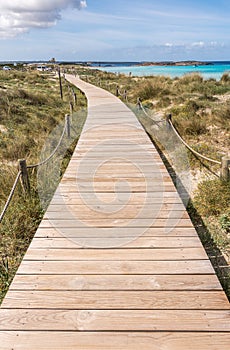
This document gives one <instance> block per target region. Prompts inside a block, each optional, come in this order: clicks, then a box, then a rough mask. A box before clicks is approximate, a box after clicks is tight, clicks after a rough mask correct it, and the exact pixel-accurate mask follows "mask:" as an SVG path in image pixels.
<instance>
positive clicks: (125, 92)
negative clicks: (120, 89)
mask: <svg viewBox="0 0 230 350" xmlns="http://www.w3.org/2000/svg"><path fill="white" fill-rule="evenodd" d="M124 99H125V101H127V90H125V91H124Z"/></svg>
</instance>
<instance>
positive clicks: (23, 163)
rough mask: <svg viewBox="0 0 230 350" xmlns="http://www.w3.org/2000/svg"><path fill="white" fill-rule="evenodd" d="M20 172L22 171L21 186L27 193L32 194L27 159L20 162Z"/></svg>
mask: <svg viewBox="0 0 230 350" xmlns="http://www.w3.org/2000/svg"><path fill="white" fill-rule="evenodd" d="M19 170H20V171H21V184H22V187H23V190H24V192H25V193H27V194H30V180H29V175H28V170H27V165H26V160H25V159H20V160H19Z"/></svg>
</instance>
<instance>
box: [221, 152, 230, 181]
mask: <svg viewBox="0 0 230 350" xmlns="http://www.w3.org/2000/svg"><path fill="white" fill-rule="evenodd" d="M229 167H230V155H227V156H224V157H222V159H221V170H220V178H221V180H223V181H230V171H229Z"/></svg>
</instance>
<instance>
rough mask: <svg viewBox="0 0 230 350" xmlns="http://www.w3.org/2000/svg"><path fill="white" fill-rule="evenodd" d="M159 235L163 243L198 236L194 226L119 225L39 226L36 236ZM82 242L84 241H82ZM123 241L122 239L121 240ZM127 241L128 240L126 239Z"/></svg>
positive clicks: (123, 238)
mask: <svg viewBox="0 0 230 350" xmlns="http://www.w3.org/2000/svg"><path fill="white" fill-rule="evenodd" d="M140 236H141V237H146V238H147V237H149V238H150V237H159V239H160V240H161V241H162V244H164V242H166V238H167V239H169V237H177V238H178V237H181V238H183V237H196V238H198V237H197V233H196V230H195V229H194V227H192V226H191V227H169V228H168V229H165V228H157V227H150V228H147V229H146V230H144V232H143V231H142V230H140V228H133V227H118V228H116V229H114V228H106V229H103V228H97V227H94V228H90V227H88V228H87V227H82V228H74V227H73V228H71V227H70V228H65V230H64V231H62V230H59V229H58V228H54V227H52V225H50V227H41V226H40V227H39V228H38V230H37V232H36V234H35V237H37V238H38V237H43V238H52V237H59V238H60V237H67V238H74V237H75V238H84V237H85V238H88V239H91V238H92V239H96V238H101V237H102V238H103V239H104V238H106V239H109V238H113V239H115V240H116V239H121V240H123V241H124V240H125V241H126V238H128V237H129V238H130V240H131V241H133V240H136V239H137V238H139V237H140ZM81 242H82V241H81ZM121 242H122V241H121ZM126 243H127V241H126Z"/></svg>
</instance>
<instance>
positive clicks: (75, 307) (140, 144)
mask: <svg viewBox="0 0 230 350" xmlns="http://www.w3.org/2000/svg"><path fill="white" fill-rule="evenodd" d="M67 78H68V79H69V80H70V81H71V82H72V83H74V84H76V85H77V86H78V87H79V88H80V89H82V91H84V92H85V93H86V96H87V98H88V118H87V122H86V124H85V126H84V130H83V132H82V135H81V137H80V140H79V143H78V145H77V147H76V150H75V152H74V154H73V157H72V159H71V161H70V164H69V166H68V168H67V170H66V173H65V175H64V177H63V179H62V181H61V183H60V185H59V187H58V189H57V191H56V193H55V195H54V197H53V200H52V202H51V204H50V206H49V208H48V210H47V212H46V214H45V217H44V219H43V221H42V222H41V225H40V227H39V228H38V230H37V233H36V234H35V237H34V239H33V241H32V243H31V245H30V247H29V249H28V251H27V253H26V255H25V257H24V259H23V261H22V263H21V265H20V267H19V270H18V272H17V274H16V276H15V278H14V280H13V283H12V285H11V287H10V289H9V291H8V293H7V295H6V297H5V299H4V301H3V304H2V307H1V310H0V349H1V350H48V349H49V350H58V349H59V350H76V349H77V350H89V349H90V350H92V349H97V350H115V349H116V350H118V349H119V350H123V349H124V350H131V349H132V350H140V349H143V350H194V349H197V350H206V349H207V350H214V349H215V350H220V349H221V350H227V349H228V350H229V348H230V308H229V302H228V300H227V298H226V295H225V293H224V292H223V290H222V288H221V286H220V283H219V281H218V279H217V277H216V275H215V273H214V270H213V268H212V266H211V264H210V261H209V259H208V257H207V255H206V253H205V251H204V249H203V247H202V245H201V243H200V240H199V238H198V236H197V233H196V231H195V229H194V227H193V225H192V223H191V221H190V219H189V217H188V214H187V212H186V210H185V208H184V206H183V204H182V202H181V199H180V198H179V196H178V194H177V192H176V189H175V187H174V185H173V183H172V181H171V179H170V177H169V175H168V173H167V170H166V168H165V167H164V165H163V163H162V161H161V158H160V157H159V155H158V153H157V151H156V149H155V148H154V146H153V145H152V143H151V142H150V140H149V138H148V137H147V135H146V133H145V131H144V130H143V128H142V126H141V125H140V124H139V122H138V121H137V119H136V117H135V116H134V114H133V113H132V112H131V111H130V110H129V109H128V108H127V107H126V106H125V105H124V104H123V103H122V102H120V101H119V100H118V99H117V98H116V97H114V96H112V95H111V94H109V93H108V92H105V91H104V90H102V89H100V88H97V87H94V86H92V85H90V84H87V83H85V82H82V81H81V80H79V79H77V78H74V77H71V76H68V77H67Z"/></svg>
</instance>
